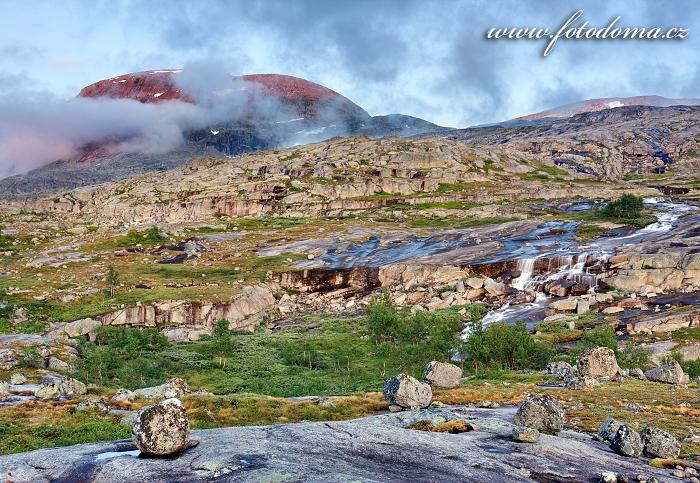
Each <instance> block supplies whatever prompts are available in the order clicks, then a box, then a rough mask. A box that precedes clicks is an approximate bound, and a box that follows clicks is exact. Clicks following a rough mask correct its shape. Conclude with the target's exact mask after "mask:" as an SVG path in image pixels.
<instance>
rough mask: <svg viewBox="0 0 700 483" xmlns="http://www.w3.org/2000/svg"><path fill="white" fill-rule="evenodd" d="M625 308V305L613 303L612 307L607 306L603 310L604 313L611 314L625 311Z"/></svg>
mask: <svg viewBox="0 0 700 483" xmlns="http://www.w3.org/2000/svg"><path fill="white" fill-rule="evenodd" d="M624 311H625V309H624V307H618V306H616V305H612V306H610V307H605V308H604V309H603V310H602V311H601V312H602V313H604V314H605V315H610V314H619V313H620V312H624Z"/></svg>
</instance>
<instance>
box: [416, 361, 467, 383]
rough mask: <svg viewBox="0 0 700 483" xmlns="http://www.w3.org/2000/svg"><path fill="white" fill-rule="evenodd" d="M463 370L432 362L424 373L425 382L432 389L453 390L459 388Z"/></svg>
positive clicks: (452, 365) (443, 363) (451, 365)
mask: <svg viewBox="0 0 700 483" xmlns="http://www.w3.org/2000/svg"><path fill="white" fill-rule="evenodd" d="M462 374H463V371H462V368H461V367H459V366H456V365H454V364H449V363H447V362H438V361H431V362H429V363H428V365H426V366H425V370H424V371H423V382H427V383H428V384H430V386H431V387H435V388H446V389H451V388H453V387H457V386H459V380H460V379H461V378H462Z"/></svg>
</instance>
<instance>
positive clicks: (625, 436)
mask: <svg viewBox="0 0 700 483" xmlns="http://www.w3.org/2000/svg"><path fill="white" fill-rule="evenodd" d="M643 447H644V446H643V444H642V438H641V437H640V436H639V433H638V432H636V431H635V430H634V429H632V428H630V427H629V426H627V425H626V424H622V425H620V427H619V428H617V432H616V433H615V437H614V438H613V440H612V442H611V443H610V448H611V449H612V450H613V451H615V452H616V453H617V454H621V455H622V456H629V457H631V458H639V457H640V456H641V454H642V449H643Z"/></svg>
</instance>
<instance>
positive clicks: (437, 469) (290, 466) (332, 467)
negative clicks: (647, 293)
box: [0, 407, 669, 483]
mask: <svg viewBox="0 0 700 483" xmlns="http://www.w3.org/2000/svg"><path fill="white" fill-rule="evenodd" d="M513 414H514V409H513V408H507V407H503V408H499V409H493V408H490V409H478V408H474V409H470V410H469V416H470V420H473V421H474V422H475V424H476V425H477V426H479V431H471V432H466V433H461V434H457V435H451V434H446V433H439V434H438V433H433V432H428V431H414V430H411V429H406V428H407V427H408V426H409V425H410V424H412V423H415V422H416V421H420V420H433V419H435V418H436V417H438V416H442V417H443V418H444V419H449V420H454V419H457V420H458V419H463V418H464V415H463V413H461V412H460V411H459V410H453V409H440V410H436V409H428V410H419V411H415V412H413V411H410V412H409V411H405V412H399V413H394V414H387V415H379V416H372V417H368V418H361V419H355V420H351V421H328V422H305V423H297V424H276V425H272V426H248V427H244V426H239V427H229V428H219V429H211V430H203V431H193V433H192V436H193V437H196V438H198V439H200V441H201V443H200V445H199V446H197V447H195V448H192V449H189V450H187V452H186V453H183V454H181V455H180V456H175V457H171V458H138V457H136V455H135V454H134V453H135V452H134V450H135V449H136V448H135V447H134V445H133V444H132V443H131V442H129V441H110V442H103V443H93V444H85V445H78V446H70V447H62V448H51V449H42V450H38V451H32V452H29V453H19V454H13V455H2V456H0V480H2V481H8V480H9V481H13V482H16V483H28V482H38V481H58V480H63V481H84V480H85V476H86V475H90V478H91V479H92V480H94V481H110V482H111V481H130V480H133V479H134V475H138V478H139V479H141V480H143V481H160V480H163V479H164V478H165V479H168V481H172V482H177V483H180V482H183V483H184V482H190V481H196V480H209V479H218V480H224V479H229V480H231V479H232V480H237V481H241V482H253V481H258V482H259V481H270V480H272V481H278V480H283V479H287V480H292V481H338V480H345V481H377V482H386V483H388V482H398V483H409V482H416V481H428V480H430V481H443V482H458V481H460V482H463V481H498V482H499V483H501V482H502V483H515V482H525V481H532V479H533V477H534V478H537V479H538V480H540V481H599V479H600V473H601V469H603V468H604V469H605V470H607V471H611V472H614V473H616V474H626V475H637V474H642V475H648V476H650V477H651V476H654V477H656V478H657V479H659V480H661V481H666V480H667V479H668V473H669V471H668V470H667V469H660V468H654V467H651V466H649V465H648V464H647V462H646V461H642V460H639V459H633V458H620V457H619V456H617V455H616V454H614V453H613V452H611V451H609V450H608V449H607V448H603V447H602V445H601V444H600V443H596V442H594V441H591V440H590V439H588V438H582V437H581V436H580V434H577V433H569V432H568V431H562V432H561V433H560V436H559V437H548V436H544V435H543V436H542V437H541V438H540V440H539V441H538V442H537V444H523V443H518V442H514V441H512V440H511V438H510V434H511V432H512V424H511V421H512V418H513ZM506 436H508V437H506ZM242 448H244V450H242ZM349 448H351V450H349ZM378 449H380V450H381V451H380V452H378ZM339 455H342V458H340V457H339ZM513 462H517V464H515V465H514V464H513Z"/></svg>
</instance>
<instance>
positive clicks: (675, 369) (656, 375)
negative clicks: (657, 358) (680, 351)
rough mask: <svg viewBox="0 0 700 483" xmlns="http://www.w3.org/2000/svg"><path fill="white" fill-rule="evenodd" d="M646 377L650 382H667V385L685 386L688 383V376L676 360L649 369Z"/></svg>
mask: <svg viewBox="0 0 700 483" xmlns="http://www.w3.org/2000/svg"><path fill="white" fill-rule="evenodd" d="M644 375H645V376H646V378H647V379H648V380H650V381H655V382H665V383H666V384H685V383H687V382H688V376H687V375H686V374H685V373H684V372H683V368H682V367H681V365H680V364H679V363H678V361H675V360H671V361H670V362H666V363H664V364H661V365H660V366H659V367H655V368H653V369H649V370H648V371H647V372H645V373H644Z"/></svg>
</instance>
